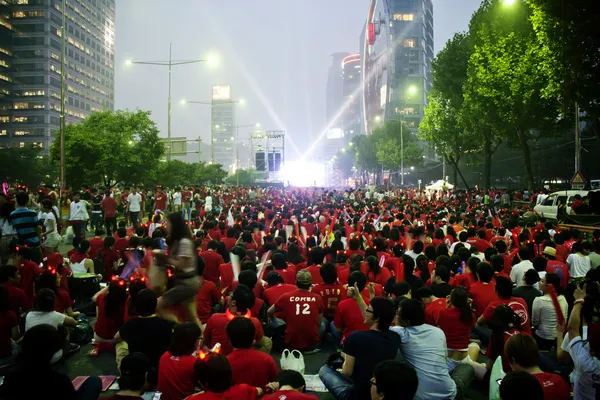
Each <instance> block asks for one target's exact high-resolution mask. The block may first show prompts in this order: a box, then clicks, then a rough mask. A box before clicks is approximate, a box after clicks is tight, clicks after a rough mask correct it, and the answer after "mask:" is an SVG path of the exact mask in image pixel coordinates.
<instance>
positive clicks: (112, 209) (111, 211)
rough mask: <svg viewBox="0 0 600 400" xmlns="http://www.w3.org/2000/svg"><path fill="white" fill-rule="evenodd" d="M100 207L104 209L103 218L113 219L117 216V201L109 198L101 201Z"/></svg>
mask: <svg viewBox="0 0 600 400" xmlns="http://www.w3.org/2000/svg"><path fill="white" fill-rule="evenodd" d="M101 207H102V208H103V209H104V218H114V217H116V216H117V201H116V200H115V199H114V198H113V197H110V196H107V197H105V198H104V199H103V200H102V203H101Z"/></svg>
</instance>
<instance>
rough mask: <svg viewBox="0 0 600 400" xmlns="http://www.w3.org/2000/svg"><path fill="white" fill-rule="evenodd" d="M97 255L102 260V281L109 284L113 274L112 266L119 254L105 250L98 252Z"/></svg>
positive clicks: (117, 259)
mask: <svg viewBox="0 0 600 400" xmlns="http://www.w3.org/2000/svg"><path fill="white" fill-rule="evenodd" d="M98 254H99V255H101V256H102V257H103V258H104V279H105V280H106V281H108V282H110V280H111V279H112V277H113V275H114V274H115V270H114V269H113V266H114V264H115V262H117V261H119V254H118V253H117V252H116V251H115V250H106V249H102V250H100V251H99V252H98Z"/></svg>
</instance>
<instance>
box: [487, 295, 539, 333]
mask: <svg viewBox="0 0 600 400" xmlns="http://www.w3.org/2000/svg"><path fill="white" fill-rule="evenodd" d="M503 304H506V305H507V306H509V307H510V308H511V309H512V310H513V311H514V312H515V314H517V315H518V316H519V319H520V320H521V329H522V330H523V332H525V333H527V334H530V335H531V321H530V320H529V312H528V309H527V303H525V300H523V299H522V298H520V297H511V298H510V299H498V300H495V301H492V302H491V303H490V304H489V305H488V306H487V308H486V309H485V311H484V312H483V318H485V319H486V320H488V321H491V320H492V316H493V315H494V310H495V309H496V307H498V306H500V305H503Z"/></svg>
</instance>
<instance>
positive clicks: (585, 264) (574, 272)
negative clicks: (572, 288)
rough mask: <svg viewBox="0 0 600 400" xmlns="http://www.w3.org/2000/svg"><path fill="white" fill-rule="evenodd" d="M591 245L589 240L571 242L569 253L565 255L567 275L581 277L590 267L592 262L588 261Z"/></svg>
mask: <svg viewBox="0 0 600 400" xmlns="http://www.w3.org/2000/svg"><path fill="white" fill-rule="evenodd" d="M591 249H592V246H591V245H590V243H589V242H585V243H581V242H575V243H573V247H572V248H571V251H572V252H571V254H569V256H568V257H567V264H568V265H569V276H570V277H571V278H581V277H584V276H585V274H587V273H588V271H589V270H590V269H591V268H592V262H591V261H590V256H589V254H590V251H591Z"/></svg>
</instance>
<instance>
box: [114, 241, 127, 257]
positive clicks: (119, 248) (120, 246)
mask: <svg viewBox="0 0 600 400" xmlns="http://www.w3.org/2000/svg"><path fill="white" fill-rule="evenodd" d="M127 246H129V240H128V239H127V238H118V239H117V240H116V241H115V245H114V246H113V249H114V250H115V251H116V252H117V253H118V254H121V253H122V252H123V250H125V249H126V248H127Z"/></svg>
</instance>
